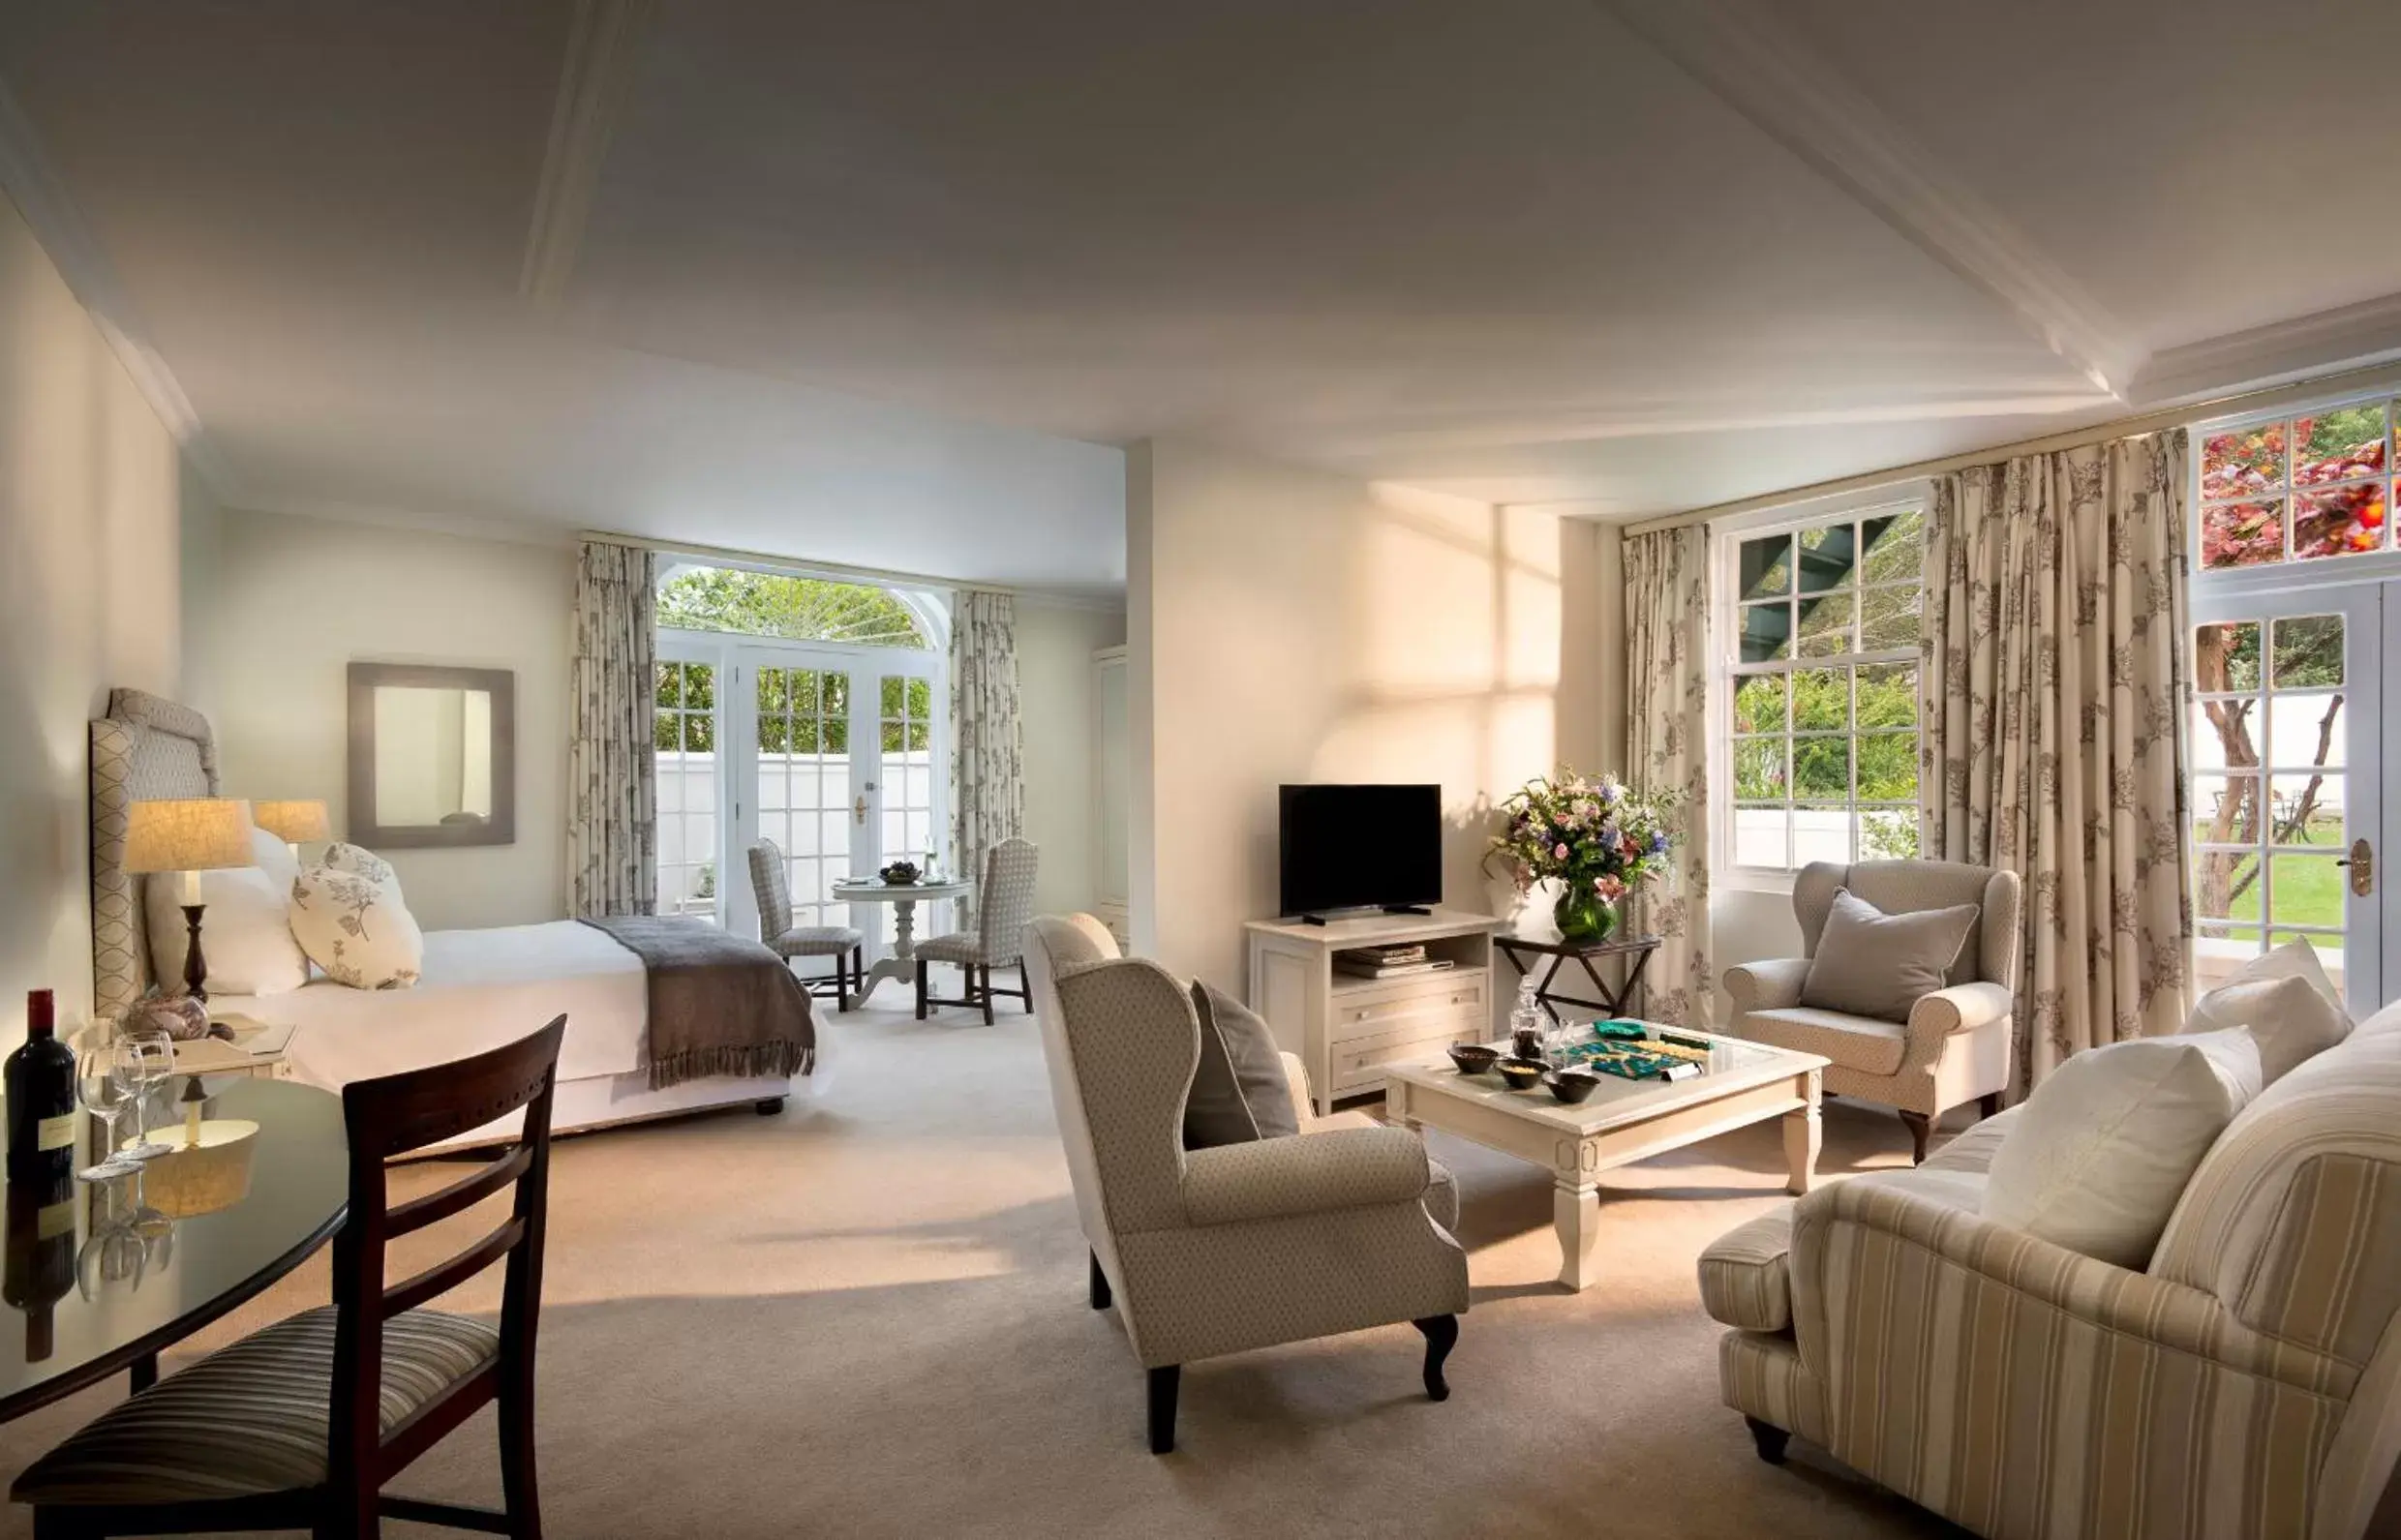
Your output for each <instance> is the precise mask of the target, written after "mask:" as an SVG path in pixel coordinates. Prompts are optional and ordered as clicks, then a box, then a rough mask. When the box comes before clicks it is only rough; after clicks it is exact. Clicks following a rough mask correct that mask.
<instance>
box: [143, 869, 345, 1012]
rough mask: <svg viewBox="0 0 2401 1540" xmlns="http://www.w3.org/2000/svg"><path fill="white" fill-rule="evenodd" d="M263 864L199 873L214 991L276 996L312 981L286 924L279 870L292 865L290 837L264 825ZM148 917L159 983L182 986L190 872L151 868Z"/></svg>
mask: <svg viewBox="0 0 2401 1540" xmlns="http://www.w3.org/2000/svg"><path fill="white" fill-rule="evenodd" d="M251 859H252V861H256V862H257V864H256V865H251V866H233V867H228V868H226V869H224V870H221V871H204V872H202V873H200V902H202V903H204V904H206V905H207V906H208V912H207V913H206V914H204V915H202V916H201V917H200V957H201V959H202V960H203V961H204V962H206V963H207V965H208V992H209V993H210V994H216V995H274V994H282V993H284V992H286V991H287V990H291V989H297V988H299V987H300V986H301V985H302V984H304V983H307V982H308V981H309V959H308V958H307V957H306V956H304V955H302V953H301V951H300V944H299V943H298V942H296V941H294V940H293V939H292V936H291V927H290V926H289V924H288V923H286V921H285V898H284V889H283V887H282V885H281V882H280V880H279V879H278V877H277V876H276V875H274V874H275V873H277V872H279V871H281V870H282V869H284V868H286V867H289V866H291V865H292V864H293V861H292V859H291V852H290V851H289V850H287V849H285V848H284V842H283V841H282V840H280V839H277V838H276V837H275V836H274V835H272V834H270V833H268V832H266V831H265V830H252V831H251ZM141 887H142V892H141V904H142V921H143V923H144V925H145V926H146V927H147V928H148V929H149V932H150V972H151V975H152V977H154V978H155V979H157V981H158V983H159V987H160V988H162V989H166V990H170V991H171V990H176V989H181V988H182V987H183V954H184V949H185V947H186V945H187V944H188V943H189V941H190V939H191V937H190V933H189V930H188V927H187V926H186V925H185V924H184V919H183V907H182V905H183V873H181V872H177V871H161V872H152V873H151V874H150V875H149V876H147V877H145V878H143V879H142V885H141Z"/></svg>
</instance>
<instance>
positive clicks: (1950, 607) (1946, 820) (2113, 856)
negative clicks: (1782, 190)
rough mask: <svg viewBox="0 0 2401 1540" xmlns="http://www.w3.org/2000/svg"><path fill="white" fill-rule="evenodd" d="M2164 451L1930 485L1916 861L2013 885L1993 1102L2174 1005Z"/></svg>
mask: <svg viewBox="0 0 2401 1540" xmlns="http://www.w3.org/2000/svg"><path fill="white" fill-rule="evenodd" d="M2185 453H2186V449H2185V438H2184V435H2183V434H2182V433H2181V432H2178V433H2173V434H2145V435H2143V436H2141V437H2138V438H2121V439H2118V440H2115V441H2114V442H2111V443H2101V444H2088V445H2083V446H2081V447H2078V448H2074V449H2065V450H2059V451H2055V452H2053V453H2051V454H2042V455H2026V456H2021V457H2020V458H2018V459H2014V460H2009V461H2005V462H2003V463H2001V464H1998V465H1990V466H1978V467H1976V468H1972V469H1969V470H1966V471H1963V472H1960V474H1957V475H1951V476H1944V477H1940V478H1938V479H1937V480H1936V482H1935V487H1934V503H1933V521H1932V528H1931V529H1930V532H1929V539H1928V542H1927V549H1926V589H1927V595H1926V604H1927V613H1926V623H1925V628H1924V641H1923V644H1922V649H1923V653H1924V658H1925V662H1924V666H1923V667H1922V668H1921V669H1920V670H1919V673H1918V692H1919V720H1920V733H1921V741H1920V762H1921V763H1920V773H1919V776H1918V796H1919V800H1920V803H1921V807H1920V820H1921V830H1920V833H1921V845H1922V848H1923V849H1924V851H1925V853H1926V854H1927V855H1928V856H1929V857H1930V858H1937V859H1940V860H1943V861H1972V862H1975V863H1976V864H1979V865H1989V866H2002V867H2007V868H2008V869H2010V870H2012V871H2015V872H2017V873H2019V874H2020V875H2021V877H2023V878H2024V879H2025V889H2026V895H2027V899H2028V902H2027V904H2026V941H2025V951H2024V955H2023V957H2022V958H2021V962H2020V966H2019V973H2018V1011H2017V1017H2016V1023H2015V1032H2016V1036H2017V1042H2016V1045H2015V1046H2016V1062H2015V1067H2014V1069H2013V1071H2012V1074H2013V1076H2014V1080H2015V1084H2014V1085H2013V1088H2012V1090H2013V1094H2022V1092H2023V1091H2024V1090H2025V1089H2026V1088H2027V1087H2029V1086H2031V1085H2033V1084H2034V1083H2035V1082H2036V1081H2039V1080H2041V1079H2042V1078H2043V1076H2044V1075H2046V1074H2048V1073H2049V1072H2051V1070H2052V1069H2054V1068H2056V1067H2057V1066H2058V1065H2059V1064H2060V1062H2061V1061H2063V1060H2064V1059H2066V1058H2067V1057H2068V1056H2069V1055H2070V1054H2073V1053H2075V1052H2077V1051H2078V1050H2079V1049H2082V1048H2089V1047H2093V1046H2095V1045H2097V1044H2100V1043H2107V1042H2119V1041H2121V1040H2124V1039H2127V1038H2138V1037H2145V1036H2152V1035H2157V1034H2161V1033H2170V1032H2173V1031H2175V1030H2176V1029H2177V1028H2178V1027H2179V1026H2181V1025H2182V1023H2183V1020H2184V1016H2185V1012H2186V1010H2187V1008H2188V1006H2189V1005H2190V999H2189V983H2188V981H2189V980H2190V978H2191V957H2192V950H2193V916H2192V905H2191V902H2190V899H2189V895H2188V892H2187V889H2186V883H2185V873H2186V872H2187V871H2188V870H2189V869H2190V863H2189V857H2190V854H2191V845H2192V821H2191V819H2190V818H2189V817H2188V816H2187V812H2186V787H2185V752H2186V750H2185V744H2184V740H2183V716H2182V713H2183V710H2184V703H2185V700H2186V697H2187V694H2188V692H2189V689H2190V682H2191V681H2190V679H2189V678H2188V665H2187V663H2186V660H2185V651H2184V647H2183V638H2184V631H2185V606H2186V571H2185V541H2184V498H2185V494H2184V480H2185V472H2184V463H2185Z"/></svg>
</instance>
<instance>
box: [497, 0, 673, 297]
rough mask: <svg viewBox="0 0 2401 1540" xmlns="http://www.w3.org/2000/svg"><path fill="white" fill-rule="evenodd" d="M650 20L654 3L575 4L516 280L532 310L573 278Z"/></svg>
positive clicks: (594, 0) (562, 293) (591, 0)
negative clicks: (528, 300) (530, 222)
mask: <svg viewBox="0 0 2401 1540" xmlns="http://www.w3.org/2000/svg"><path fill="white" fill-rule="evenodd" d="M650 16H651V0H577V3H576V7H575V19H574V22H573V23H572V25H571V26H570V27H569V28H568V31H567V46H566V59H565V62H564V64H563V65H562V67H561V69H560V72H559V96H558V100H557V101H556V102H555V103H554V104H553V106H552V107H551V115H550V142H549V145H548V147H547V148H546V149H545V150H544V151H543V154H542V179H541V181H540V183H539V184H538V185H537V186H536V187H535V189H534V194H533V226H532V230H531V231H529V232H528V234H527V237H526V255H525V271H524V272H523V273H522V274H521V275H520V276H519V278H518V281H517V287H518V290H519V292H521V293H523V294H524V295H525V296H526V297H527V298H529V299H531V300H532V301H533V302H534V303H535V304H537V305H543V306H551V305H556V304H558V303H559V302H560V301H562V300H563V299H564V298H565V297H566V289H567V283H568V281H569V280H570V279H572V278H573V277H574V275H575V262H576V258H577V257H578V256H580V255H581V253H582V251H583V246H584V230H585V226H586V225H587V224H588V223H589V222H590V221H591V218H592V202H593V195H594V194H595V193H597V192H598V190H599V187H600V167H601V164H602V163H603V162H604V161H606V160H607V159H608V153H609V139H610V137H611V136H613V135H614V134H615V133H616V132H617V119H618V115H619V114H620V113H621V112H623V110H624V106H625V99H626V98H627V97H628V96H629V95H631V94H632V90H633V77H634V72H635V70H636V68H637V67H638V65H639V63H640V59H641V51H642V39H643V35H644V34H645V33H646V32H647V31H648V29H649V26H650Z"/></svg>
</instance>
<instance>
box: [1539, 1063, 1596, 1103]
mask: <svg viewBox="0 0 2401 1540" xmlns="http://www.w3.org/2000/svg"><path fill="white" fill-rule="evenodd" d="M1542 1083H1543V1084H1544V1085H1547V1086H1549V1087H1550V1088H1551V1095H1553V1096H1555V1097H1557V1098H1559V1100H1561V1101H1562V1102H1566V1103H1567V1104H1568V1105H1569V1106H1573V1105H1574V1104H1575V1103H1577V1102H1581V1101H1583V1100H1584V1099H1585V1098H1586V1097H1588V1096H1591V1095H1592V1094H1593V1093H1594V1092H1595V1091H1596V1090H1598V1089H1599V1088H1600V1076H1599V1075H1598V1074H1597V1073H1596V1072H1593V1071H1591V1070H1578V1069H1574V1068H1572V1067H1571V1068H1568V1069H1564V1070H1553V1071H1552V1072H1550V1073H1548V1074H1546V1075H1544V1076H1543V1077H1542Z"/></svg>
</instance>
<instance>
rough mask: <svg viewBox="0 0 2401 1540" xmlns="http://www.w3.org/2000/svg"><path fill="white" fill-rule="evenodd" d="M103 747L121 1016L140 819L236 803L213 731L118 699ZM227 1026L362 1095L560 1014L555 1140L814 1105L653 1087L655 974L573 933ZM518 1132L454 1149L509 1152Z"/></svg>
mask: <svg viewBox="0 0 2401 1540" xmlns="http://www.w3.org/2000/svg"><path fill="white" fill-rule="evenodd" d="M91 737H92V975H93V977H92V982H93V989H92V998H93V1002H94V1009H95V1012H96V1013H98V1014H100V1015H102V1016H103V1017H107V1016H113V1015H114V1014H116V1013H117V1012H120V1011H122V1010H124V1009H125V1008H126V1007H127V1006H130V1005H131V1004H133V1002H134V1001H136V1000H137V999H139V998H140V996H141V995H142V993H143V992H144V991H145V990H147V989H148V988H149V987H150V984H151V964H150V947H149V938H148V936H147V934H146V933H145V926H144V921H143V915H142V904H141V892H140V888H139V883H140V878H138V877H137V876H136V875H135V874H133V873H131V872H128V871H127V870H126V869H125V831H126V820H127V812H126V810H127V808H128V807H129V806H130V805H131V804H132V803H133V802H135V801H137V800H155V799H161V798H181V797H217V796H221V795H223V792H222V791H221V789H220V780H219V776H218V771H217V750H216V740H215V736H214V734H213V732H212V730H211V729H210V727H209V723H208V718H207V717H206V716H204V715H202V714H201V713H200V712H198V711H197V710H193V709H192V708H190V707H187V706H183V705H180V704H178V703H176V702H173V701H169V700H166V699H164V698H162V697H160V696H155V695H150V694H147V693H145V692H143V691H140V690H126V689H121V690H117V691H114V692H112V693H111V695H110V696H109V701H108V712H107V715H106V716H104V717H100V718H97V719H95V720H94V721H93V723H92V725H91ZM209 1006H210V1009H211V1011H212V1012H215V1013H219V1014H236V1015H246V1016H251V1017H254V1018H256V1019H258V1020H260V1021H264V1022H268V1023H270V1024H274V1025H279V1026H280V1025H287V1024H288V1025H290V1026H291V1027H292V1028H293V1029H294V1030H293V1032H292V1035H291V1041H290V1045H289V1047H288V1048H287V1049H286V1051H285V1070H286V1072H288V1073H289V1075H290V1076H291V1077H292V1078H294V1079H297V1080H301V1081H305V1082H307V1083H309V1084H311V1085H317V1086H320V1087H322V1088H324V1089H326V1090H329V1091H339V1090H340V1089H341V1088H342V1087H343V1086H344V1085H347V1084H349V1083H350V1081H352V1080H362V1079H368V1078H372V1077H374V1076H377V1075H382V1074H391V1073H396V1072H400V1071H404V1070H414V1069H421V1068H424V1067H425V1066H428V1065H433V1064H441V1063H446V1062H448V1061H451V1060H454V1059H458V1058H462V1057H464V1056H466V1055H469V1054H471V1053H475V1052H478V1051H480V1050H482V1049H485V1048H490V1047H497V1046H499V1045H501V1043H504V1042H513V1041H514V1040H516V1039H518V1038H521V1037H523V1036H524V1035H525V1034H527V1033H528V1032H531V1031H532V1030H533V1029H534V1028H536V1027H538V1026H540V1025H541V1024H542V1023H543V1022H545V1021H548V1020H549V1019H550V1018H551V1017H552V1016H555V1015H557V1014H559V1013H561V1012H565V1014H566V1017H567V1032H566V1039H565V1042H563V1043H562V1046H561V1049H560V1055H559V1088H558V1092H557V1095H556V1097H555V1099H554V1103H553V1107H552V1121H553V1127H554V1128H555V1129H556V1130H557V1131H558V1132H562V1133H566V1132H577V1131H580V1130H589V1129H596V1128H603V1127H608V1126H612V1125H615V1124H621V1123H629V1122H636V1121H641V1120H645V1119H650V1118H657V1117H670V1116H675V1115H677V1114H681V1113H686V1112H696V1111H700V1110H703V1109H706V1108H710V1107H723V1106H740V1105H745V1104H756V1105H758V1106H759V1107H760V1108H761V1110H763V1111H765V1110H773V1108H774V1107H775V1106H776V1105H779V1104H780V1103H781V1102H782V1100H783V1099H784V1098H785V1097H787V1096H791V1095H794V1094H796V1093H800V1094H805V1087H806V1086H807V1085H808V1084H809V1080H808V1078H807V1077H806V1076H803V1077H799V1078H796V1079H784V1078H780V1077H761V1076H735V1075H716V1076H711V1077H708V1078H705V1079H699V1080H688V1081H685V1082H684V1083H682V1084H679V1085H672V1086H669V1087H667V1088H665V1089H663V1090H653V1089H652V1088H651V1083H650V1074H649V1072H648V1057H649V1055H648V1034H647V1021H648V1016H649V996H648V988H647V978H646V975H645V972H644V968H643V964H642V961H641V959H640V958H639V957H637V956H636V955H635V954H634V953H633V952H631V951H627V950H626V949H625V948H624V947H623V946H621V945H620V944H619V943H618V942H617V941H616V940H615V939H614V938H613V937H611V936H609V935H607V934H606V933H604V932H602V931H599V930H596V929H594V928H593V927H592V926H590V925H586V924H583V923H580V922H578V921H571V920H570V921H549V922H546V923H542V924H532V925H508V926H499V927H494V928H490V929H481V930H435V931H428V932H426V935H425V960H424V973H423V978H422V979H421V980H420V981H419V982H418V983H417V985H416V986H415V987H414V988H410V989H388V990H368V989H351V988H348V987H345V986H344V985H341V984H337V983H335V982H333V981H330V980H326V979H318V980H316V981H312V982H311V983H309V984H307V985H305V986H303V987H301V988H299V989H294V990H290V991H288V992H286V993H282V994H273V995H234V994H217V995H212V996H211V997H210V1000H209ZM508 1132H510V1129H509V1127H508V1124H507V1122H506V1121H503V1122H502V1123H496V1124H494V1125H491V1126H490V1127H488V1128H485V1129H479V1130H476V1131H475V1132H471V1133H469V1134H466V1135H463V1136H462V1137H460V1138H459V1139H457V1140H454V1141H452V1142H451V1144H450V1145H448V1146H444V1147H447V1148H455V1147H458V1146H460V1145H467V1144H474V1143H479V1142H484V1141H488V1140H491V1139H497V1138H501V1137H503V1136H505V1135H506V1134H507V1133H508Z"/></svg>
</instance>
